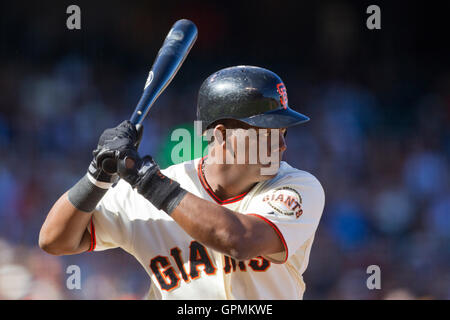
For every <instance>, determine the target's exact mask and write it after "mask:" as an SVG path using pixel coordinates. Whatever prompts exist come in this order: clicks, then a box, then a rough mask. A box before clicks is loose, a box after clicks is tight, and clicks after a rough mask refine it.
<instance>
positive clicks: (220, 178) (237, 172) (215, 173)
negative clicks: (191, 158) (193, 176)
mask: <svg viewBox="0 0 450 320" xmlns="http://www.w3.org/2000/svg"><path fill="white" fill-rule="evenodd" d="M203 174H204V178H205V180H206V182H207V183H208V184H209V186H210V187H211V189H212V190H213V192H214V193H215V194H216V195H217V196H218V197H219V198H220V199H229V198H232V197H235V196H238V195H241V194H243V193H245V192H248V191H249V190H250V189H251V188H252V187H253V186H254V185H255V184H256V183H257V182H258V181H254V176H253V177H252V176H249V175H248V170H246V169H245V166H240V165H226V164H216V163H210V164H207V163H205V164H204V165H203Z"/></svg>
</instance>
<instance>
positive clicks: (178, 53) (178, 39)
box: [101, 19, 197, 174]
mask: <svg viewBox="0 0 450 320" xmlns="http://www.w3.org/2000/svg"><path fill="white" fill-rule="evenodd" d="M196 39H197V27H196V26H195V24H194V23H193V22H192V21H189V20H186V19H181V20H178V21H177V22H175V24H174V25H173V26H172V28H171V29H170V31H169V33H168V34H167V37H166V39H165V40H164V43H163V45H162V47H161V49H159V52H158V55H157V56H156V58H155V61H154V62H153V66H152V68H151V70H150V73H149V74H148V78H147V81H146V83H145V86H144V92H143V94H142V97H141V99H140V100H139V102H138V104H137V106H136V109H135V110H134V113H133V115H132V116H131V119H130V121H131V123H132V124H134V125H136V128H137V129H139V127H140V126H141V123H142V122H143V121H144V119H145V116H146V115H147V113H148V112H149V110H150V108H151V107H152V106H153V104H154V103H155V101H156V99H157V98H158V97H159V95H160V94H161V93H162V92H163V91H164V89H166V88H167V86H168V85H169V83H170V81H172V79H173V77H174V76H175V74H176V73H177V71H178V69H180V67H181V65H182V64H183V61H184V60H185V59H186V57H187V55H188V53H189V51H190V50H191V48H192V46H193V45H194V42H195V40H196ZM138 131H139V130H138ZM131 160H133V159H131ZM128 163H129V161H127V166H128ZM131 163H132V164H131V165H134V161H131ZM101 165H102V168H103V170H104V171H105V172H107V173H111V174H112V173H115V172H116V171H117V163H116V160H115V159H113V158H106V159H103V160H102V162H101ZM119 165H121V164H119ZM122 165H125V164H122Z"/></svg>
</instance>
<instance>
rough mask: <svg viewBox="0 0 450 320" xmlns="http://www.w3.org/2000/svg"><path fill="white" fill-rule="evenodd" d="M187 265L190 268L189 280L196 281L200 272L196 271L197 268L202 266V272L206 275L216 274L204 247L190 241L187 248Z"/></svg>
mask: <svg viewBox="0 0 450 320" xmlns="http://www.w3.org/2000/svg"><path fill="white" fill-rule="evenodd" d="M189 249H190V253H189V263H190V266H191V268H190V269H191V270H190V276H191V279H197V278H198V277H200V272H201V271H199V270H198V267H199V266H202V265H203V271H205V273H206V274H208V275H213V274H215V273H216V268H215V267H214V265H213V263H212V262H211V259H210V258H209V255H208V251H207V250H206V248H205V247H204V246H202V245H201V244H200V243H198V242H197V241H195V240H194V241H192V242H191V245H190V246H189Z"/></svg>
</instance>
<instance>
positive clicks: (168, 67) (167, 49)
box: [130, 19, 198, 124]
mask: <svg viewBox="0 0 450 320" xmlns="http://www.w3.org/2000/svg"><path fill="white" fill-rule="evenodd" d="M197 33H198V31H197V27H196V26H195V24H194V23H193V22H192V21H189V20H187V19H182V20H178V21H177V22H176V23H175V24H174V25H173V27H172V28H171V29H170V31H169V33H168V34H167V37H166V39H165V41H164V43H163V45H162V47H161V49H160V50H159V52H158V55H157V56H156V58H155V61H154V62H153V66H152V69H151V71H150V73H149V76H148V78H147V82H146V84H145V87H144V93H143V94H142V97H141V99H140V100H139V102H138V104H137V106H136V109H135V111H134V113H133V115H132V116H131V119H130V121H131V122H132V123H133V124H141V123H142V121H143V120H144V118H145V116H146V115H147V113H148V111H149V110H150V108H151V107H152V105H153V103H154V102H155V101H156V99H157V98H158V97H159V95H160V94H161V93H162V92H163V91H164V89H165V88H166V87H167V86H168V85H169V83H170V82H171V81H172V79H173V77H174V76H175V74H176V73H177V71H178V69H179V68H180V66H181V65H182V63H183V61H184V60H185V59H186V56H187V55H188V53H189V51H190V50H191V48H192V46H193V45H194V42H195V40H196V39H197Z"/></svg>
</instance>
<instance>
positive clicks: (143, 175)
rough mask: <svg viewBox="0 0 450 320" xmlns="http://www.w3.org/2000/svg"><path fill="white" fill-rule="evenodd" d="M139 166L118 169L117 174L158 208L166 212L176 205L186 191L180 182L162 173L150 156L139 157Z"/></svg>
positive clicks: (168, 212)
mask: <svg viewBox="0 0 450 320" xmlns="http://www.w3.org/2000/svg"><path fill="white" fill-rule="evenodd" d="M139 162H140V164H141V167H140V169H139V171H138V170H136V169H132V170H124V171H121V170H120V169H119V175H120V177H121V178H123V179H124V180H126V181H127V182H128V183H130V185H131V186H132V187H133V188H136V190H137V192H138V193H139V194H141V195H142V196H143V197H144V198H146V199H147V200H148V201H149V202H150V203H151V204H153V206H155V207H156V208H157V209H158V210H163V211H164V212H166V213H167V214H169V215H170V214H171V213H172V211H173V210H174V209H175V208H176V207H177V206H178V204H179V203H180V202H181V200H182V199H183V198H184V196H185V195H186V193H187V191H186V190H184V189H183V188H181V187H180V184H179V183H178V182H176V181H174V180H172V179H170V178H168V177H167V176H165V175H164V174H162V173H161V170H160V168H159V166H158V164H157V163H156V162H155V161H154V160H153V158H152V157H150V156H146V157H144V158H143V159H139Z"/></svg>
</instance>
